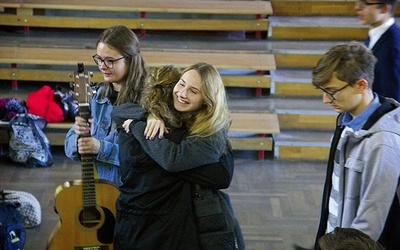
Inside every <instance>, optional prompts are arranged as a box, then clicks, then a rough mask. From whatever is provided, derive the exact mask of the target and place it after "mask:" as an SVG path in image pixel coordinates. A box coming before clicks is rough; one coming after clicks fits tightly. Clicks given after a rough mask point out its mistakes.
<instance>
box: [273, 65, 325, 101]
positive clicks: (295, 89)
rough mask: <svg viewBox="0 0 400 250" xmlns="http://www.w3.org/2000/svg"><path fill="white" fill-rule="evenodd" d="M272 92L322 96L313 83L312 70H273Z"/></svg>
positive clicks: (294, 95) (288, 94)
mask: <svg viewBox="0 0 400 250" xmlns="http://www.w3.org/2000/svg"><path fill="white" fill-rule="evenodd" d="M271 94H273V95H275V96H280V97H283V96H286V97H299V96H301V97H321V91H320V90H318V89H316V88H315V87H314V86H313V85H312V84H311V70H307V69H305V70H301V69H277V70H274V71H272V72H271Z"/></svg>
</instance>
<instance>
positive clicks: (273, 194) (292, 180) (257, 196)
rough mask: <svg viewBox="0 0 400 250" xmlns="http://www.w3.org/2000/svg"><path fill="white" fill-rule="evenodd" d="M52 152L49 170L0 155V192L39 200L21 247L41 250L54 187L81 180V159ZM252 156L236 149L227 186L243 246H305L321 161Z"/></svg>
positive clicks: (256, 249) (312, 225)
mask: <svg viewBox="0 0 400 250" xmlns="http://www.w3.org/2000/svg"><path fill="white" fill-rule="evenodd" d="M52 150H53V156H54V162H55V164H54V165H53V166H52V167H50V168H39V169H27V168H25V167H24V166H20V165H17V164H13V163H10V162H9V161H7V160H6V159H5V158H4V157H1V158H0V172H1V175H0V190H1V189H10V190H20V191H27V192H30V193H32V194H33V195H34V196H35V197H36V198H37V199H38V200H39V202H40V204H41V208H42V224H41V225H40V226H38V227H35V228H32V229H27V241H26V246H25V250H40V249H45V247H46V242H47V239H48V237H49V235H50V232H51V231H52V229H53V227H54V226H55V224H56V222H57V221H58V220H59V218H58V216H57V214H55V212H54V211H53V193H54V190H55V188H56V187H57V186H58V185H59V184H61V183H64V182H65V181H67V180H74V179H80V163H78V162H73V161H71V160H69V159H67V158H66V157H65V156H64V153H63V151H62V150H63V149H62V148H53V149H52ZM253 156H254V155H253V154H249V153H246V154H244V153H243V152H237V154H236V160H235V163H236V168H235V174H234V178H233V181H232V184H231V187H230V188H229V189H228V190H227V192H228V193H229V194H230V196H231V200H232V204H233V206H234V209H235V212H236V216H237V218H238V220H239V222H240V224H241V227H242V230H243V234H244V238H245V242H246V249H248V250H274V249H277V250H278V249H279V250H284V249H293V246H292V245H293V244H298V245H301V246H303V247H310V246H311V245H312V243H313V239H314V234H315V232H316V227H317V224H318V216H319V207H320V200H321V193H322V187H323V180H324V175H325V163H322V162H293V161H292V162H284V161H281V160H265V161H258V160H255V158H256V157H253ZM253 158H254V160H253Z"/></svg>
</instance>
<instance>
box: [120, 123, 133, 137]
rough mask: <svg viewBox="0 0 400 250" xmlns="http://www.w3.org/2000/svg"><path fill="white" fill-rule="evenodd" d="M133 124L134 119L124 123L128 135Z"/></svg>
mask: <svg viewBox="0 0 400 250" xmlns="http://www.w3.org/2000/svg"><path fill="white" fill-rule="evenodd" d="M132 122H133V119H128V120H126V121H124V123H123V124H122V127H123V128H124V129H125V132H126V133H128V134H129V133H130V132H131V131H130V129H129V125H130V124H131V123H132Z"/></svg>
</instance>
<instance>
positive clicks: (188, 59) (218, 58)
mask: <svg viewBox="0 0 400 250" xmlns="http://www.w3.org/2000/svg"><path fill="white" fill-rule="evenodd" d="M94 53H95V51H94V50H85V49H68V48H66V49H62V48H35V47H0V63H7V64H12V63H16V64H47V65H74V66H75V65H76V64H77V62H82V63H84V64H85V65H91V66H95V64H94V62H93V60H92V55H93V54H94ZM142 55H143V58H144V59H145V61H146V62H147V64H148V65H149V66H162V65H165V64H171V63H173V64H175V65H176V66H178V67H187V66H189V65H191V64H193V63H197V62H201V61H203V62H207V63H210V64H213V65H214V66H215V67H217V68H221V69H252V70H275V69H276V66H275V59H274V55H272V54H261V53H235V52H226V53H222V52H182V51H143V52H142Z"/></svg>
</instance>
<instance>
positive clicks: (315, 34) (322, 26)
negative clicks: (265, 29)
mask: <svg viewBox="0 0 400 250" xmlns="http://www.w3.org/2000/svg"><path fill="white" fill-rule="evenodd" d="M269 20H270V28H269V34H268V35H269V37H270V38H272V39H288V40H361V39H365V37H367V35H368V26H366V25H361V24H360V22H359V20H358V19H357V17H356V16H355V15H354V16H351V17H343V16H341V17H335V16H323V17H320V16H308V17H304V16H301V17H297V16H271V17H270V18H269Z"/></svg>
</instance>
